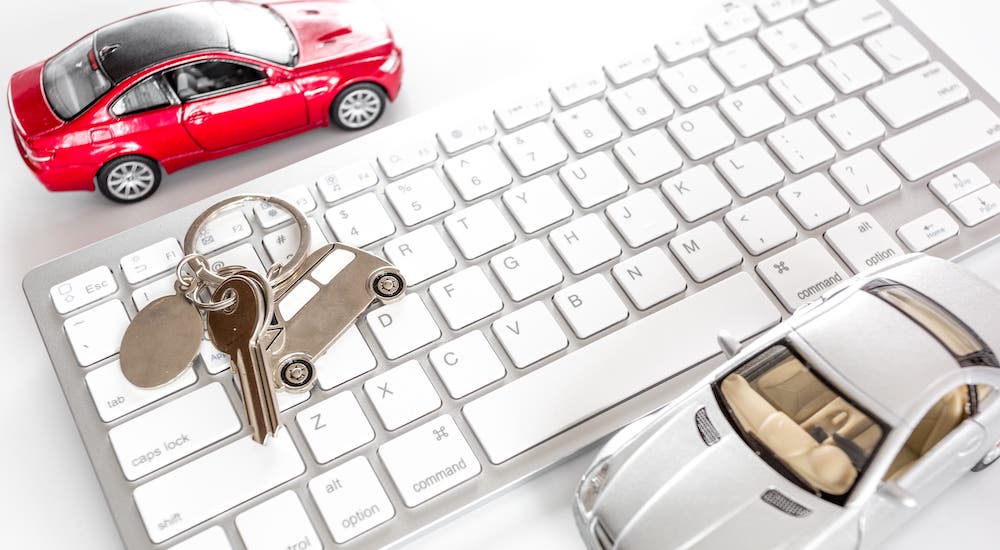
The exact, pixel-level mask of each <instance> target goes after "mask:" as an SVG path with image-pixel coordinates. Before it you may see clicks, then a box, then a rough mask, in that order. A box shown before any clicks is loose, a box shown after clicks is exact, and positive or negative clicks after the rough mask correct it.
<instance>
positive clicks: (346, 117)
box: [330, 82, 389, 130]
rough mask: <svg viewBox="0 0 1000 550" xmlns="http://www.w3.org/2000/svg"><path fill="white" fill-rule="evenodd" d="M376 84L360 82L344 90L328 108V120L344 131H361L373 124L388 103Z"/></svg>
mask: <svg viewBox="0 0 1000 550" xmlns="http://www.w3.org/2000/svg"><path fill="white" fill-rule="evenodd" d="M388 99H389V98H388V96H386V94H385V90H383V89H382V87H381V86H379V85H378V84H372V83H370V82H360V83H358V84H353V85H351V86H348V87H347V88H344V90H343V91H341V92H340V93H339V94H337V98H336V99H334V100H333V105H331V106H330V120H331V121H332V122H333V123H334V124H336V125H337V126H340V127H341V128H343V129H345V130H361V129H364V128H367V127H369V126H371V125H372V124H375V122H376V121H377V120H378V119H379V117H380V116H382V113H383V112H384V111H385V104H386V102H388Z"/></svg>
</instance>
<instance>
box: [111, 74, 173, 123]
mask: <svg viewBox="0 0 1000 550" xmlns="http://www.w3.org/2000/svg"><path fill="white" fill-rule="evenodd" d="M170 103H171V101H170V92H169V91H168V90H167V89H166V85H165V84H164V83H163V79H162V78H161V77H160V76H159V75H156V76H153V77H150V78H147V79H146V80H143V81H142V82H140V83H138V84H136V85H135V86H133V87H132V89H130V90H129V91H127V92H125V93H124V94H122V95H121V97H119V98H118V99H117V100H115V102H114V103H113V104H112V105H111V114H113V115H115V116H118V117H120V116H126V115H132V114H135V113H141V112H144V111H150V110H153V109H159V108H160V107H166V106H167V105H170Z"/></svg>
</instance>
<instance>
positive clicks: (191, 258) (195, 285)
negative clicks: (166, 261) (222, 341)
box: [174, 254, 236, 311]
mask: <svg viewBox="0 0 1000 550" xmlns="http://www.w3.org/2000/svg"><path fill="white" fill-rule="evenodd" d="M192 265H196V266H198V267H200V268H202V269H207V270H209V271H211V269H210V268H209V266H208V261H207V260H205V257H204V256H202V255H201V254H188V255H187V256H184V257H183V258H181V261H180V262H178V263H177V267H176V268H174V275H175V276H176V278H177V281H176V282H175V283H174V288H175V290H176V291H177V292H179V293H181V294H183V295H184V296H185V297H186V298H187V299H188V301H190V302H191V304H193V305H194V307H196V308H198V309H199V310H200V311H222V310H224V309H229V308H230V307H232V306H234V305H236V293H235V292H226V293H223V294H222V299H221V300H219V301H218V302H206V301H205V300H202V299H201V298H199V297H198V294H199V293H200V292H201V290H202V289H204V288H205V285H204V284H202V283H201V282H200V281H199V279H198V277H197V276H196V275H190V274H188V273H185V272H184V268H185V267H187V268H188V269H189V270H191V271H192V272H195V271H197V269H196V268H194V267H191V266H192ZM220 275H223V276H225V275H227V274H220Z"/></svg>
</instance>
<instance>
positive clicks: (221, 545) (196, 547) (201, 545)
mask: <svg viewBox="0 0 1000 550" xmlns="http://www.w3.org/2000/svg"><path fill="white" fill-rule="evenodd" d="M170 550H233V547H232V545H230V544H229V539H228V538H226V532H225V531H223V530H222V527H219V526H218V525H215V526H213V527H209V528H208V529H205V530H204V531H202V532H201V533H198V534H197V535H195V536H193V537H191V538H189V539H186V540H185V541H184V542H180V543H177V544H175V545H173V546H171V547H170Z"/></svg>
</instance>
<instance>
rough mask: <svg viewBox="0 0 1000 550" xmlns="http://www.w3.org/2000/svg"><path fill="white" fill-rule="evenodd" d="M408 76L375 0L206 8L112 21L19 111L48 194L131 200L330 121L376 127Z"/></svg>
mask: <svg viewBox="0 0 1000 550" xmlns="http://www.w3.org/2000/svg"><path fill="white" fill-rule="evenodd" d="M402 71H403V69H402V53H401V52H400V49H399V47H397V46H396V44H395V42H394V40H393V37H392V33H391V32H390V31H389V29H388V27H386V25H385V23H384V22H383V21H382V19H381V18H380V16H379V15H378V13H377V11H376V10H375V8H374V7H373V6H372V5H371V4H369V3H368V2H360V1H357V2H356V1H350V0H308V1H305V0H291V1H282V2H273V3H267V4H261V3H252V2H242V1H225V0H212V1H207V0H204V1H199V2H190V3H187V4H180V5H177V6H172V7H167V8H162V9H158V10H154V11H150V12H146V13H143V14H139V15H136V16H133V17H130V18H128V19H123V20H121V21H118V22H116V23H112V24H110V25H107V26H105V27H103V28H100V29H98V30H96V31H94V32H92V33H90V34H88V35H87V36H85V37H83V38H82V39H80V40H78V41H77V42H75V43H74V44H72V45H71V46H69V47H68V48H66V49H64V50H63V51H61V52H59V53H58V54H56V55H55V56H53V57H52V58H50V59H48V60H46V61H44V62H41V63H37V64H35V65H32V66H31V67H28V68H26V69H23V70H21V71H18V72H17V73H15V74H14V75H13V76H11V79H10V85H9V88H8V92H7V93H8V97H7V105H8V107H9V109H10V113H11V120H12V121H13V123H14V124H13V126H14V135H15V141H16V142H17V146H18V150H19V151H20V153H21V156H22V157H23V158H24V162H25V163H26V164H27V165H28V167H29V168H30V169H31V170H32V172H34V173H35V176H36V177H37V178H38V179H39V180H40V181H41V182H42V184H44V185H45V187H46V188H48V189H49V190H50V191H93V190H94V189H95V187H96V189H98V190H99V191H100V192H101V193H103V194H104V195H105V196H106V197H108V198H109V199H111V200H113V201H116V202H125V203H128V202H136V201H140V200H142V199H145V198H147V197H149V196H150V195H152V194H153V192H155V191H156V189H157V187H158V186H159V185H160V180H161V177H162V174H163V172H166V173H172V172H174V171H176V170H179V169H181V168H185V167H187V166H190V165H192V164H195V163H198V162H202V161H205V160H211V159H215V158H219V157H222V156H225V155H229V154H232V153H237V152H240V151H244V150H247V149H250V148H253V147H257V146H259V145H262V144H264V143H267V142H270V141H274V140H277V139H280V138H284V137H288V136H290V135H293V134H296V133H299V132H303V131H305V130H309V129H312V128H316V127H319V126H325V125H327V124H329V123H332V124H334V125H336V126H339V127H341V128H344V129H347V130H360V129H363V128H367V127H369V126H371V125H372V124H374V123H375V122H376V121H377V120H378V119H379V117H380V116H381V115H382V113H383V111H384V110H385V107H386V104H387V103H388V102H389V101H392V100H395V99H396V96H397V94H398V93H399V88H400V82H401V79H402Z"/></svg>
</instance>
